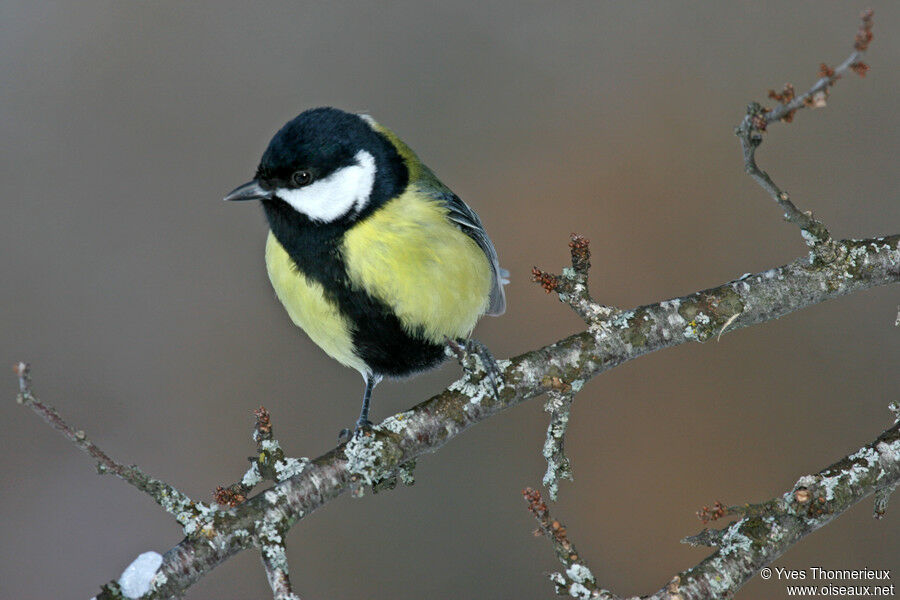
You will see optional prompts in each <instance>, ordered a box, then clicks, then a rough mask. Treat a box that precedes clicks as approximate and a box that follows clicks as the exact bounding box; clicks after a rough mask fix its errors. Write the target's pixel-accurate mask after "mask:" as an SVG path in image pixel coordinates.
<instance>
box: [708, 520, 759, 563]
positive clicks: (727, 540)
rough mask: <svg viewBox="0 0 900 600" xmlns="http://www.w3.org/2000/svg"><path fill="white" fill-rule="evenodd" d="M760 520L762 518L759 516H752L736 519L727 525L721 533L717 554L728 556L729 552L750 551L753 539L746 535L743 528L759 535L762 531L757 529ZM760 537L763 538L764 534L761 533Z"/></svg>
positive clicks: (755, 535)
mask: <svg viewBox="0 0 900 600" xmlns="http://www.w3.org/2000/svg"><path fill="white" fill-rule="evenodd" d="M761 521H762V519H760V518H759V517H752V518H749V519H742V520H740V521H736V522H734V523H732V524H731V525H729V526H728V528H727V529H726V530H725V532H724V533H723V534H722V538H721V542H720V544H719V554H720V555H722V556H728V555H729V554H734V553H741V552H748V551H750V549H751V548H752V547H753V539H751V538H750V537H749V536H748V535H746V533H745V528H746V529H747V530H748V531H750V532H752V533H753V534H754V537H759V534H760V533H762V532H760V531H758V530H757V529H758V525H760V524H761ZM750 522H752V524H749V523H750ZM748 524H749V525H748ZM761 538H762V539H765V535H762V536H761ZM760 541H761V540H760ZM757 543H759V542H757Z"/></svg>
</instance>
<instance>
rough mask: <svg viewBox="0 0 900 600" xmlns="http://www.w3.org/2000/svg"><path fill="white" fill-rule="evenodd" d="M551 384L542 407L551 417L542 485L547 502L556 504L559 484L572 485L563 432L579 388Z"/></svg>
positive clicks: (553, 382) (557, 379)
mask: <svg viewBox="0 0 900 600" xmlns="http://www.w3.org/2000/svg"><path fill="white" fill-rule="evenodd" d="M550 384H551V386H552V388H551V390H550V391H549V392H548V393H547V402H546V403H544V410H545V411H546V412H548V413H550V423H549V424H548V425H547V437H546V439H545V440H544V447H543V455H544V458H545V459H546V460H547V472H546V473H545V474H544V479H543V481H542V482H541V483H543V484H544V487H545V488H547V493H548V494H549V495H550V499H551V500H556V497H557V493H558V491H559V481H560V480H561V479H568V480H569V481H572V465H571V464H570V463H569V458H568V457H567V456H566V451H565V442H566V431H567V430H568V428H569V416H570V413H571V410H572V402H573V401H574V400H575V393H576V392H578V390H579V389H581V386H580V385H577V384H576V385H574V386H573V385H571V384H568V383H565V382H564V381H562V380H561V379H559V378H556V379H552V378H551V380H550Z"/></svg>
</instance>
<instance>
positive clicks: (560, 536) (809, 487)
mask: <svg viewBox="0 0 900 600" xmlns="http://www.w3.org/2000/svg"><path fill="white" fill-rule="evenodd" d="M898 482H900V423H895V424H894V426H893V427H891V428H890V429H888V430H886V431H885V432H884V433H882V434H881V435H879V436H878V437H877V438H876V439H875V440H874V441H873V442H871V443H870V444H868V445H866V446H863V447H862V448H860V449H859V450H857V451H856V452H854V453H852V454H849V455H847V456H845V457H844V458H842V459H841V460H839V461H837V462H836V463H834V464H832V465H831V466H828V467H826V468H824V469H822V470H821V471H819V472H818V473H816V474H815V475H805V476H803V477H801V478H800V479H799V480H798V481H797V483H796V484H794V486H793V487H792V488H791V489H790V490H788V491H787V492H785V493H784V494H782V495H781V496H777V497H775V498H773V499H771V500H769V501H767V502H764V503H762V504H757V505H752V506H745V507H732V508H729V509H726V508H725V507H723V506H721V505H720V504H719V503H717V504H716V508H715V509H714V514H715V515H716V518H718V517H719V516H724V515H725V514H734V513H736V512H739V513H743V514H744V516H743V518H741V519H740V520H738V521H735V522H734V523H732V524H731V525H729V526H728V527H726V528H725V529H722V530H710V529H704V530H703V531H702V532H701V533H700V534H698V535H696V536H692V537H690V538H687V539H686V540H685V541H687V542H688V543H691V544H694V545H698V544H702V545H710V546H718V547H719V549H718V550H717V551H716V552H714V553H713V554H711V555H710V556H709V557H707V558H706V559H705V560H703V561H702V562H701V563H700V564H698V565H697V566H695V567H693V568H691V569H688V570H687V571H683V572H681V573H679V574H678V575H676V576H675V577H673V578H672V580H671V581H669V583H668V584H666V585H665V586H664V587H663V588H661V589H660V590H658V591H657V592H656V593H654V594H651V595H649V596H644V597H643V598H644V599H645V600H693V599H697V600H700V599H707V598H727V597H731V596H732V595H733V594H734V593H735V592H737V591H738V590H739V589H740V588H741V586H743V585H744V583H746V582H747V580H749V579H750V578H751V577H753V576H754V575H756V574H757V573H758V572H759V570H760V569H761V568H763V567H764V566H766V565H768V564H771V563H772V561H774V560H775V559H777V558H778V557H779V556H781V555H782V554H784V552H785V551H786V550H787V549H788V548H790V547H791V546H793V545H794V544H796V543H797V542H798V541H800V540H801V539H802V538H804V537H806V536H807V535H809V534H810V533H812V532H813V531H816V530H817V529H820V528H822V527H824V526H825V525H827V524H828V523H830V522H831V521H832V520H834V519H835V518H836V517H838V516H839V515H841V514H842V513H844V512H845V511H847V510H848V509H849V508H850V507H852V506H853V505H854V504H856V503H857V502H859V501H860V500H862V499H864V498H866V497H868V496H870V495H872V494H876V495H877V494H879V493H882V492H885V491H887V492H888V493H889V491H890V490H893V489H894V487H895V486H896V485H897V484H898ZM526 499H527V500H528V501H529V509H530V510H531V512H532V514H534V515H535V517H536V518H537V519H538V522H539V523H540V527H541V531H542V532H543V533H544V534H545V535H546V536H547V537H548V538H549V539H550V541H551V542H552V543H553V547H554V551H555V552H556V556H557V558H558V559H559V561H560V562H561V563H562V564H563V565H564V566H565V567H566V572H565V574H562V573H552V574H551V575H550V576H549V578H550V581H552V582H553V584H554V585H555V586H556V588H557V592H558V593H560V594H565V595H571V596H574V597H576V598H602V599H604V600H618V599H619V598H620V597H619V596H616V595H614V594H612V593H611V592H608V591H606V590H604V589H602V588H600V587H599V586H598V585H597V582H596V580H595V579H594V577H593V575H591V571H590V569H588V567H587V566H586V565H585V564H584V562H583V560H582V558H581V557H580V556H579V555H578V554H577V552H576V551H575V549H574V546H573V545H572V544H571V541H569V540H568V537H567V532H566V530H565V527H564V526H563V525H561V524H560V523H559V522H558V521H554V520H552V519H551V518H550V513H549V511H548V510H547V507H546V505H545V504H544V503H543V502H542V501H541V498H540V494H538V493H537V492H534V490H530V489H528V490H526Z"/></svg>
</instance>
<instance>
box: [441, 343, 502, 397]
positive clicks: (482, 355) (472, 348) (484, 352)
mask: <svg viewBox="0 0 900 600" xmlns="http://www.w3.org/2000/svg"><path fill="white" fill-rule="evenodd" d="M447 346H448V347H449V348H450V350H451V351H452V352H453V353H454V354H455V355H456V357H457V359H458V360H459V364H460V365H461V366H462V368H463V370H464V371H466V373H468V374H472V373H473V372H474V371H475V368H473V366H472V365H471V363H469V361H467V360H466V358H468V357H469V356H470V355H473V354H474V355H475V356H477V357H478V358H479V359H481V364H482V367H483V368H484V372H485V373H486V374H487V377H488V381H490V383H491V389H492V390H493V392H494V397H495V398H497V399H498V400H499V399H500V390H499V387H498V381H500V379H501V378H500V365H498V364H497V361H496V360H495V359H494V356H493V355H492V354H491V352H490V350H488V348H487V346H485V345H484V344H482V343H481V342H479V341H478V340H475V339H472V338H469V339H466V340H449V339H448V340H447Z"/></svg>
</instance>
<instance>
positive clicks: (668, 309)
mask: <svg viewBox="0 0 900 600" xmlns="http://www.w3.org/2000/svg"><path fill="white" fill-rule="evenodd" d="M837 243H838V244H839V245H840V246H841V247H842V248H843V250H844V251H843V252H842V253H841V255H842V257H843V258H841V259H839V260H835V261H833V262H831V263H827V264H823V263H822V262H821V261H817V260H813V261H810V259H809V258H808V257H803V258H799V259H797V260H795V261H794V262H792V263H789V264H787V265H784V266H782V267H778V268H775V269H770V270H768V271H765V272H761V273H757V274H756V275H749V276H744V277H742V278H740V279H738V280H735V281H731V282H729V283H725V284H722V285H720V286H718V287H715V288H710V289H708V290H704V291H701V292H696V293H694V294H690V295H688V296H682V297H680V298H673V299H671V300H666V301H663V302H659V303H655V304H648V305H645V306H640V307H636V308H634V309H631V310H627V311H622V312H621V313H616V314H614V315H613V316H612V317H610V318H609V319H606V320H599V321H598V322H597V323H595V324H594V325H592V326H591V327H589V328H588V329H587V330H585V331H582V332H580V333H576V334H574V335H571V336H569V337H567V338H564V339H562V340H559V341H558V342H556V343H554V344H551V345H549V346H545V347H543V348H539V349H537V350H532V351H530V352H526V353H524V354H520V355H519V356H516V357H513V358H512V359H510V360H506V361H498V364H499V366H500V367H501V368H502V373H501V376H502V381H501V384H500V386H499V390H498V391H499V395H495V394H494V393H493V391H492V389H491V386H490V383H489V382H488V381H487V380H486V379H485V376H484V375H480V376H478V377H476V376H467V377H464V378H463V379H460V380H458V381H456V382H455V383H453V384H451V385H450V386H449V387H448V388H447V389H446V390H444V391H443V392H441V393H440V394H438V395H436V396H434V397H432V398H430V399H429V400H426V401H425V402H422V403H421V404H419V405H417V406H415V407H413V408H412V409H410V410H408V411H405V412H403V413H399V414H397V415H394V416H392V417H389V418H388V419H385V420H384V421H383V422H382V423H381V424H380V425H378V426H377V427H375V428H373V430H372V432H371V434H370V435H368V436H363V437H364V438H365V439H366V440H367V442H366V443H365V447H366V452H367V453H368V457H363V458H364V460H360V456H358V454H354V456H353V457H352V458H353V462H354V464H355V465H356V468H357V469H359V470H358V471H357V472H351V471H350V469H349V468H348V457H347V455H346V450H347V449H346V446H345V445H341V446H338V447H337V448H335V449H334V450H332V451H330V452H328V453H327V454H324V455H322V456H320V457H319V458H317V459H315V460H313V461H312V462H311V463H310V465H309V466H308V467H307V468H306V469H305V470H304V471H303V472H302V473H300V474H298V475H295V476H293V477H291V478H290V479H288V480H286V481H284V482H281V483H279V484H277V485H275V486H273V487H272V488H270V489H268V490H266V491H264V492H262V493H261V494H258V495H256V496H254V497H252V498H250V499H248V500H247V501H246V502H244V503H242V504H240V505H239V506H237V507H234V508H223V507H212V508H211V510H210V513H209V514H208V515H206V518H205V519H204V522H205V524H204V526H203V527H202V535H199V534H198V533H193V534H191V535H188V537H186V538H185V539H184V540H182V541H181V542H180V543H179V544H178V545H177V546H175V547H174V548H172V549H171V550H169V551H168V552H166V554H165V555H164V557H163V564H162V566H161V567H160V570H159V572H158V573H157V577H156V579H155V582H154V587H153V588H152V589H151V592H150V593H149V594H148V595H147V596H146V598H154V599H155V598H172V597H176V596H178V595H180V594H182V593H183V592H184V591H185V590H186V589H187V588H189V587H190V586H191V585H192V584H193V583H195V582H196V581H197V580H199V579H200V578H201V577H202V576H204V575H205V574H206V573H208V572H209V571H211V570H212V569H213V568H215V567H216V566H217V565H219V564H221V563H222V562H223V561H225V560H226V559H227V558H228V557H230V556H232V555H233V554H235V553H237V552H239V551H241V550H244V549H247V548H250V547H253V546H255V545H256V542H255V540H257V539H259V536H260V535H261V534H263V533H264V531H262V529H264V524H265V526H268V521H267V519H269V518H270V517H273V516H274V518H275V521H276V525H277V527H279V528H281V529H283V531H285V532H286V531H287V530H288V529H289V528H290V527H291V526H293V525H294V524H295V523H296V522H297V521H299V520H301V519H302V518H304V517H305V516H307V515H309V514H310V513H312V512H313V511H315V510H317V509H318V508H320V507H321V506H323V505H324V504H326V503H328V502H329V501H331V500H333V499H334V498H336V497H338V496H339V495H340V494H342V493H343V492H345V491H347V490H348V489H349V488H350V486H351V483H352V481H353V480H354V479H357V480H358V479H359V478H360V477H362V478H363V479H368V480H371V481H378V480H382V479H386V478H388V477H390V476H391V475H392V474H393V473H394V472H395V471H397V470H398V468H399V466H400V465H402V464H404V463H408V462H409V461H411V460H413V459H415V458H417V457H419V456H421V455H423V454H426V453H428V452H434V451H435V450H437V449H438V448H440V447H441V446H443V445H444V444H445V443H447V442H448V441H450V440H451V439H453V438H454V437H456V436H457V435H459V434H460V433H462V432H463V431H465V430H466V429H468V428H469V427H471V426H472V425H475V424H477V423H479V422H481V421H484V420H485V419H488V418H490V417H492V416H494V415H496V414H498V413H500V412H501V411H503V410H505V409H507V408H510V407H512V406H515V405H517V404H520V403H521V402H524V401H525V400H528V399H530V398H534V397H536V396H539V395H542V394H544V393H547V392H549V391H550V390H551V389H552V385H553V384H552V382H553V378H558V379H559V380H561V381H565V382H567V383H569V384H570V385H575V384H576V382H580V383H582V384H583V383H584V382H585V381H587V380H588V379H591V378H593V377H596V376H597V375H599V374H600V373H603V372H605V371H607V370H609V369H612V368H614V367H616V366H618V365H620V364H622V363H624V362H626V361H629V360H632V359H634V358H637V357H639V356H643V355H645V354H648V353H650V352H654V351H657V350H662V349H664V348H671V347H673V346H678V345H680V344H684V343H687V342H702V341H705V340H708V339H710V338H711V337H714V336H716V335H717V334H719V333H720V330H721V329H722V328H723V327H724V326H725V325H726V324H727V325H728V326H729V329H728V333H731V332H734V331H736V330H737V329H740V328H743V327H749V326H751V325H755V324H758V323H764V322H767V321H771V320H774V319H777V318H778V317H781V316H784V315H786V314H789V313H791V312H794V311H796V310H800V309H802V308H805V307H807V306H812V305H815V304H818V303H821V302H825V301H826V300H830V299H832V298H837V297H840V296H844V295H847V294H851V293H854V292H858V291H862V290H865V289H870V288H873V287H876V286H880V285H887V284H891V283H898V282H900V235H893V236H888V237H881V238H874V239H867V240H843V241H840V242H837Z"/></svg>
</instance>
